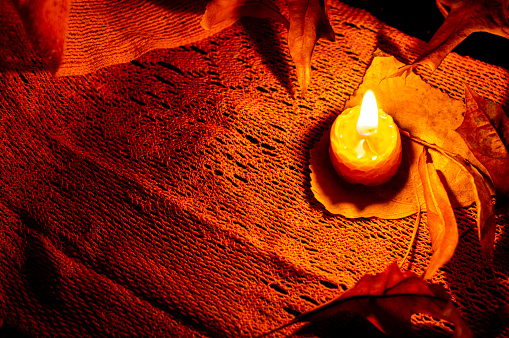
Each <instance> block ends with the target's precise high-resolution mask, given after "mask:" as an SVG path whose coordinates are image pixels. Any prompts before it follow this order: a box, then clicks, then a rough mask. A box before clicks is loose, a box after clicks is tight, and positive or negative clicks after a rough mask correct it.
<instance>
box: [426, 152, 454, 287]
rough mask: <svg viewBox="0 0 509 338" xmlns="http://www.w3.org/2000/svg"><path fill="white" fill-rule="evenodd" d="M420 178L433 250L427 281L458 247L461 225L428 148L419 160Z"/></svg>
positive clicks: (427, 271) (427, 270)
mask: <svg viewBox="0 0 509 338" xmlns="http://www.w3.org/2000/svg"><path fill="white" fill-rule="evenodd" d="M419 176H420V177H421V181H422V185H423V188H424V199H425V201H426V209H427V214H428V228H429V233H430V237H431V247H432V249H433V255H432V256H431V261H430V263H429V265H428V267H427V269H426V272H425V273H424V279H429V278H431V277H432V276H433V274H434V273H435V272H436V271H437V270H438V269H439V268H441V267H442V266H444V265H445V263H447V262H448V261H449V259H451V257H452V255H453V254H454V251H455V250H456V246H457V245H458V224H457V223H456V217H455V216H454V211H453V209H452V206H451V202H450V201H449V198H448V197H447V192H446V190H445V188H444V185H443V184H442V181H441V180H440V177H439V176H438V174H437V172H436V170H435V167H434V166H433V162H431V160H430V158H429V156H428V151H427V148H426V147H425V148H424V149H423V151H422V153H421V156H420V157H419Z"/></svg>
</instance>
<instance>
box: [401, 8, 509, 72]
mask: <svg viewBox="0 0 509 338" xmlns="http://www.w3.org/2000/svg"><path fill="white" fill-rule="evenodd" d="M436 3H437V6H438V8H439V9H440V10H441V12H442V14H444V15H446V19H445V21H444V23H443V24H442V26H440V28H439V29H438V30H437V32H436V33H435V34H434V35H433V37H432V38H431V40H430V41H429V42H428V44H427V45H426V47H425V48H424V51H423V52H422V53H421V55H419V57H417V59H416V60H415V61H414V62H413V63H412V64H411V65H408V66H404V67H402V68H401V69H400V70H399V72H398V74H395V75H402V74H404V73H406V74H407V75H408V71H409V70H411V69H413V68H415V67H416V66H417V65H428V66H429V67H430V68H431V69H432V70H433V71H434V70H435V69H437V68H438V66H439V65H440V63H441V62H442V61H443V59H444V58H445V57H446V56H447V54H449V53H450V52H451V51H452V50H453V49H454V48H455V47H456V46H457V45H459V44H460V43H461V42H462V41H463V40H464V39H465V38H466V37H467V36H469V35H470V34H472V33H474V32H488V33H491V34H495V35H499V36H502V37H505V38H509V24H508V21H507V14H508V11H507V5H508V1H507V0H486V1H479V0H436ZM445 7H448V8H450V11H449V12H448V11H447V10H446V8H445Z"/></svg>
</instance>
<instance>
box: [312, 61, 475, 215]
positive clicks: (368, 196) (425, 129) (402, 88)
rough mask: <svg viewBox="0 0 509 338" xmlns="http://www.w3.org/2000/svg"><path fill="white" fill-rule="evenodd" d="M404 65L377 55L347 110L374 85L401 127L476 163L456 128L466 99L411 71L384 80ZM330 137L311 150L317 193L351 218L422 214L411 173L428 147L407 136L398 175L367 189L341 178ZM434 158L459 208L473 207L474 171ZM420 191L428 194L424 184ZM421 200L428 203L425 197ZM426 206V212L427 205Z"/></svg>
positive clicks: (380, 104) (335, 210)
mask: <svg viewBox="0 0 509 338" xmlns="http://www.w3.org/2000/svg"><path fill="white" fill-rule="evenodd" d="M401 65H402V63H401V62H399V61H397V60H396V59H395V58H394V57H378V56H377V57H375V58H374V59H373V61H372V63H371V66H370V67H369V68H368V70H367V71H366V74H365V76H364V80H363V82H362V84H361V85H360V87H359V89H358V90H357V91H356V92H355V94H354V95H353V96H352V97H351V98H350V100H349V101H348V102H347V103H346V108H349V107H353V106H356V105H360V104H361V102H362V98H363V95H364V93H365V92H366V91H367V90H368V89H375V96H376V100H377V103H378V107H379V108H381V109H383V110H384V111H385V112H386V113H388V114H390V115H391V116H392V117H393V118H394V120H395V121H396V123H397V124H398V126H399V127H400V129H401V130H407V131H409V132H410V133H411V134H412V135H415V136H417V137H420V138H422V139H424V140H426V141H427V142H429V143H433V144H437V145H439V146H440V147H442V148H444V149H447V150H448V151H450V152H451V153H455V154H458V155H459V156H461V157H464V158H467V159H468V160H469V161H470V162H474V163H476V162H475V161H476V159H475V157H474V156H473V155H472V153H471V151H470V150H469V149H468V147H467V145H466V144H465V142H463V139H462V138H461V136H459V135H458V134H457V133H456V132H454V131H453V130H454V129H456V128H457V127H459V125H460V124H461V120H462V118H463V117H462V114H463V112H464V111H465V105H464V104H463V102H461V101H459V100H454V99H451V98H450V97H449V96H447V94H445V93H443V92H441V91H440V90H438V89H436V88H432V87H431V86H430V85H428V84H427V83H425V82H424V81H423V80H422V79H421V78H420V77H419V76H417V75H416V74H410V76H408V77H407V78H406V79H403V78H393V79H388V80H387V79H386V80H383V81H382V79H384V78H385V77H386V75H387V74H391V73H392V72H394V71H395V70H396V69H398V68H399V67H400V66H401ZM338 113H339V112H338ZM445 117H447V118H445ZM328 137H329V133H328V131H325V132H324V136H323V137H322V139H321V140H320V141H319V142H318V143H316V144H315V146H314V148H313V149H311V151H310V169H311V174H310V176H311V190H312V191H313V194H314V196H315V197H316V199H317V200H318V201H319V202H320V203H322V204H323V205H324V206H325V208H326V209H327V210H328V211H329V212H331V213H333V214H341V215H343V216H346V217H350V218H353V217H371V216H377V217H382V218H386V219H393V218H401V217H405V216H408V215H411V214H414V213H415V212H417V210H418V207H417V206H416V203H415V197H414V195H415V193H414V189H413V187H412V180H411V177H410V175H409V172H417V164H418V158H419V154H420V153H421V151H422V146H421V145H420V144H417V143H415V142H409V141H408V139H407V138H406V137H403V138H402V142H403V148H404V149H403V150H404V152H403V153H404V155H403V157H404V159H403V162H402V165H401V166H400V170H399V171H398V173H397V174H396V176H395V177H394V178H393V179H392V180H390V181H389V182H387V183H386V184H383V185H381V186H376V187H365V186H361V185H351V184H347V183H345V182H343V181H341V180H340V179H339V177H338V175H337V174H336V172H335V171H334V168H333V167H332V165H331V164H330V159H329V154H328V144H329V140H328ZM432 157H433V162H434V165H435V167H436V169H437V170H440V172H442V173H443V175H444V178H445V185H446V186H447V189H448V194H449V199H450V200H451V201H452V202H453V207H455V208H456V207H466V206H469V205H471V204H472V203H473V202H474V201H475V196H474V195H475V193H474V192H473V190H472V188H471V186H470V175H469V174H468V173H466V172H464V171H463V170H462V169H461V168H460V167H458V166H451V165H450V161H449V159H448V158H446V157H445V156H443V155H441V154H437V153H433V154H432ZM418 194H419V196H423V195H422V194H423V192H422V188H421V189H419V192H418ZM420 201H424V197H422V198H420ZM422 207H423V208H422V209H423V210H425V208H424V207H425V206H424V205H422Z"/></svg>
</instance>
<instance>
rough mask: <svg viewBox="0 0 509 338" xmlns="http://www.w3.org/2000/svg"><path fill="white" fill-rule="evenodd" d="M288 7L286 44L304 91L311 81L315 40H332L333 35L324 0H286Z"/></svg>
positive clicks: (333, 38)
mask: <svg viewBox="0 0 509 338" xmlns="http://www.w3.org/2000/svg"><path fill="white" fill-rule="evenodd" d="M288 9H289V11H290V30H289V32H288V46H289V48H290V54H291V56H292V59H293V61H294V62H295V67H296V68H297V78H298V80H299V85H300V88H301V91H302V92H303V93H305V92H306V89H307V87H308V86H309V83H310V82H311V55H312V54H313V50H314V49H315V45H316V42H317V41H318V40H319V39H321V38H323V37H325V38H327V39H328V40H329V41H334V40H335V35H334V31H333V29H332V27H331V25H330V23H329V18H328V16H327V8H326V1H324V0H288Z"/></svg>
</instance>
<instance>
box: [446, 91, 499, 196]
mask: <svg viewBox="0 0 509 338" xmlns="http://www.w3.org/2000/svg"><path fill="white" fill-rule="evenodd" d="M465 102H466V106H467V109H466V113H465V118H464V119H463V122H462V124H461V126H459V127H458V128H457V129H456V131H457V132H458V133H459V134H460V135H461V136H462V137H463V139H464V140H465V142H466V143H467V145H468V147H469V148H470V150H471V151H472V153H473V154H474V155H475V157H476V158H477V159H478V160H479V161H480V162H481V164H482V165H483V166H484V167H485V168H486V170H487V171H488V173H489V175H490V178H491V180H492V182H493V185H494V187H495V192H496V195H497V198H499V199H500V200H503V199H505V198H506V197H507V196H508V195H509V153H508V151H507V148H506V146H505V145H504V143H503V141H502V139H501V137H500V136H499V134H498V133H497V130H496V129H495V128H497V127H498V128H499V129H501V130H502V129H504V128H507V122H506V121H507V117H506V116H505V113H504V111H503V110H502V108H501V107H498V105H495V104H494V103H492V102H489V101H488V100H486V99H484V98H482V97H481V96H479V95H478V94H476V93H475V92H474V91H472V90H470V89H469V88H467V89H466V90H465ZM503 117H504V118H506V119H503Z"/></svg>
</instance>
